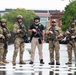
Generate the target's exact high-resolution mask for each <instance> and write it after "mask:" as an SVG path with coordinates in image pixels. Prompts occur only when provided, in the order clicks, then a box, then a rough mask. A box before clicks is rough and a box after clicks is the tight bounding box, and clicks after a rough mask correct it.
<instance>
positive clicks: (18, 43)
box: [13, 38, 24, 62]
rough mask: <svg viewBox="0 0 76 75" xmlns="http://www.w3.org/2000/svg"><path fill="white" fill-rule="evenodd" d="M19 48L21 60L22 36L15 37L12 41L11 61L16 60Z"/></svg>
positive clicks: (22, 50) (21, 58)
mask: <svg viewBox="0 0 76 75" xmlns="http://www.w3.org/2000/svg"><path fill="white" fill-rule="evenodd" d="M19 48H20V61H22V60H23V52H24V42H23V39H22V38H16V39H15V42H14V54H13V62H16V57H17V53H18V49H19Z"/></svg>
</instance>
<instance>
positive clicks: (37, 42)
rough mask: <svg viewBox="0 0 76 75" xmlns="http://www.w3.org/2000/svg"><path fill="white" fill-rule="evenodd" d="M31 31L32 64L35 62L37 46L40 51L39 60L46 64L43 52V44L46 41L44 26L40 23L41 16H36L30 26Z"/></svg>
mask: <svg viewBox="0 0 76 75" xmlns="http://www.w3.org/2000/svg"><path fill="white" fill-rule="evenodd" d="M29 33H31V34H32V35H31V49H32V51H31V62H30V64H33V62H34V55H35V49H36V46H37V47H38V51H39V60H40V63H41V64H44V62H43V53H42V44H43V41H44V26H43V25H42V24H41V23H40V17H39V16H35V17H34V23H33V24H32V25H31V26H30V28H29Z"/></svg>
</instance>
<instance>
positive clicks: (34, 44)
mask: <svg viewBox="0 0 76 75" xmlns="http://www.w3.org/2000/svg"><path fill="white" fill-rule="evenodd" d="M36 46H37V47H38V51H39V59H43V53H42V44H39V42H38V38H34V37H33V38H32V41H31V49H32V51H31V60H32V61H34V55H35V49H36Z"/></svg>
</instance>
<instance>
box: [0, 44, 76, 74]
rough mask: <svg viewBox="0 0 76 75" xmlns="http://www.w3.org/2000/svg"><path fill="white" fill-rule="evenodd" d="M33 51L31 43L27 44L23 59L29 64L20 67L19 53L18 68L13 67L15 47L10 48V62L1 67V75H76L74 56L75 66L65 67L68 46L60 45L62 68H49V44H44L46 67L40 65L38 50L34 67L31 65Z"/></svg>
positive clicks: (8, 57) (8, 56) (8, 58)
mask: <svg viewBox="0 0 76 75" xmlns="http://www.w3.org/2000/svg"><path fill="white" fill-rule="evenodd" d="M30 49H31V46H30V43H28V44H25V52H24V57H23V59H24V60H25V62H26V63H27V64H26V65H19V64H18V63H19V53H18V56H17V64H16V66H12V63H11V62H12V56H13V51H14V46H13V45H10V46H9V47H8V55H7V60H8V61H9V62H10V63H9V64H6V65H0V75H64V74H65V75H76V67H75V62H74V54H73V60H72V62H73V64H72V65H65V63H66V62H67V60H68V59H67V57H68V56H67V48H66V45H62V44H61V45H60V64H61V65H60V66H56V65H54V66H52V65H51V66H49V65H48V62H49V50H48V43H44V44H43V58H44V62H45V64H44V65H40V64H39V56H38V50H37V48H36V52H35V61H34V62H35V63H34V65H30V64H28V63H29V60H30V54H29V52H28V50H30Z"/></svg>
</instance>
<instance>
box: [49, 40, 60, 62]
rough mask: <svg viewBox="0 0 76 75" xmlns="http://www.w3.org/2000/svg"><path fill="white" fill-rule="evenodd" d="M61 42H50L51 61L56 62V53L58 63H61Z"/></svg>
mask: <svg viewBox="0 0 76 75" xmlns="http://www.w3.org/2000/svg"><path fill="white" fill-rule="evenodd" d="M59 49H60V45H59V41H51V40H50V41H49V52H50V61H51V62H54V51H55V59H56V62H59V58H60V57H59Z"/></svg>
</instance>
